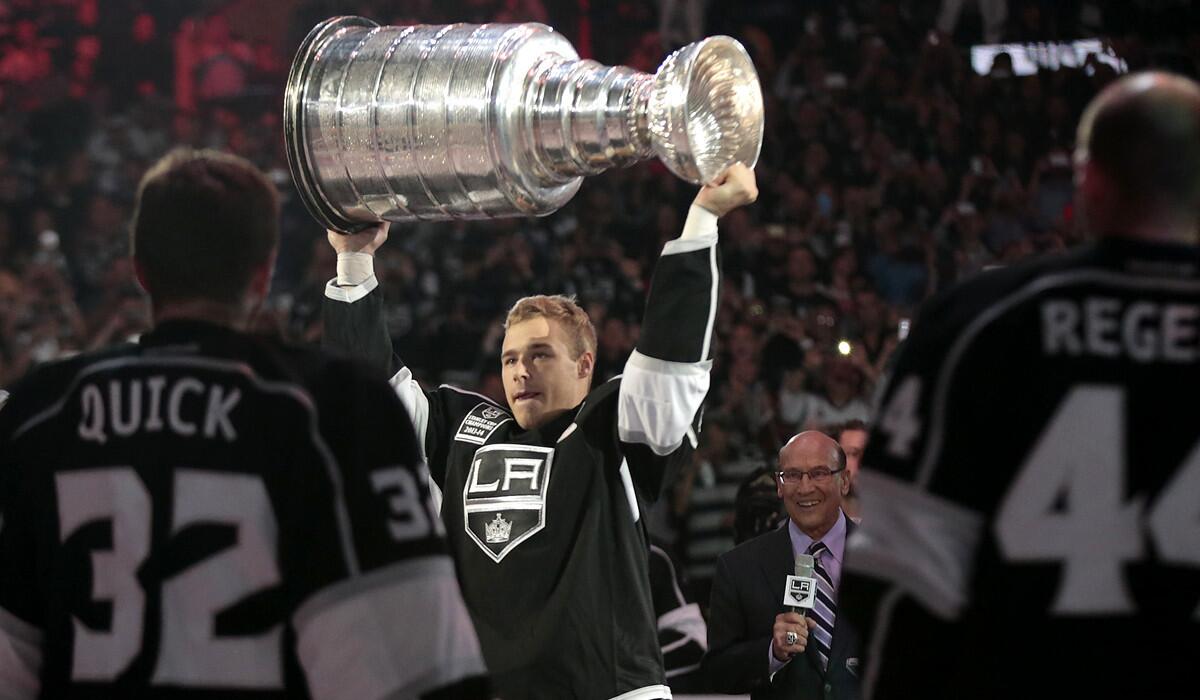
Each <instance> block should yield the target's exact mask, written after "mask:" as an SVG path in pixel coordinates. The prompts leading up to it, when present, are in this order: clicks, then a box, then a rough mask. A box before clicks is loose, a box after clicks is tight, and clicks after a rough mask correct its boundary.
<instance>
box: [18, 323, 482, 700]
mask: <svg viewBox="0 0 1200 700" xmlns="http://www.w3.org/2000/svg"><path fill="white" fill-rule="evenodd" d="M406 418H407V416H406V414H405V412H404V409H403V407H402V405H401V404H400V402H399V401H398V400H397V399H396V396H395V395H394V394H393V392H392V391H391V390H390V387H389V386H388V385H387V384H386V382H383V381H380V380H378V379H375V378H371V377H370V376H369V372H367V371H366V370H363V369H360V368H359V367H358V366H357V365H356V364H353V363H350V362H347V361H344V360H332V359H329V358H326V357H325V356H323V355H319V354H317V353H314V352H311V351H307V350H300V349H295V348H286V347H282V346H279V345H277V344H274V343H271V342H268V341H264V340H259V339H255V338H251V337H249V336H246V335H242V334H240V333H236V332H234V331H232V330H229V329H226V328H223V327H220V326H215V325H210V324H205V323H200V322H195V321H169V322H166V323H163V324H162V325H160V326H159V327H158V328H157V329H156V330H155V331H153V332H151V333H149V334H148V335H146V336H144V337H143V338H142V340H141V342H140V343H139V344H138V345H136V346H125V347H123V348H119V349H115V350H112V351H107V352H104V353H100V354H96V355H87V356H81V357H77V358H74V359H71V360H67V361H63V362H60V363H57V364H53V365H49V366H46V367H45V368H43V369H40V370H38V371H36V372H34V373H33V374H31V375H30V376H29V377H28V378H27V379H26V380H25V381H24V382H23V383H21V384H20V385H19V386H18V387H17V388H16V389H14V391H13V395H12V398H11V400H10V401H9V402H8V404H7V405H6V406H5V407H4V408H3V409H2V410H0V514H2V515H3V526H2V528H0V697H4V698H22V699H23V698H34V697H39V696H40V697H43V698H53V699H54V700H59V699H63V698H115V697H121V698H163V699H168V698H222V699H224V698H230V699H233V698H246V699H249V698H263V699H267V698H309V697H312V698H317V699H322V698H354V699H355V700H361V699H363V698H384V697H389V698H390V697H419V696H420V697H424V696H427V695H429V696H432V694H433V693H436V692H439V690H440V691H441V692H450V693H453V694H454V697H464V696H465V697H484V695H483V694H482V693H481V692H480V691H481V690H482V689H481V688H480V687H478V686H480V685H481V681H480V678H481V674H482V673H483V661H482V657H481V654H480V652H479V647H478V641H477V638H476V635H475V633H474V631H473V629H472V626H471V623H470V620H469V616H468V615H467V613H466V609H465V607H464V605H463V602H462V598H461V594H460V591H459V588H458V586H457V584H456V581H455V576H454V570H453V564H452V561H451V559H450V557H449V556H447V553H446V546H445V542H444V538H443V537H442V536H441V523H440V520H439V519H438V518H437V516H436V513H435V512H434V510H433V508H432V505H431V503H430V499H429V490H428V486H427V483H428V477H427V472H426V470H425V469H424V467H423V466H422V464H421V458H420V455H419V448H418V446H417V444H416V440H415V437H414V435H413V433H412V431H411V430H409V429H408V427H407V425H405V424H404V422H405V420H406Z"/></svg>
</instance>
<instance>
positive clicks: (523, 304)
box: [504, 294, 596, 360]
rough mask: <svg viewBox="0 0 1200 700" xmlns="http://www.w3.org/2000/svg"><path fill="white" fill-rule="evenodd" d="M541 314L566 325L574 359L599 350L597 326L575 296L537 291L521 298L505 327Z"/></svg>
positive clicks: (509, 312) (509, 314)
mask: <svg viewBox="0 0 1200 700" xmlns="http://www.w3.org/2000/svg"><path fill="white" fill-rule="evenodd" d="M539 316H540V317H543V318H547V319H551V320H554V321H558V322H559V323H561V324H562V326H563V328H564V329H565V330H566V331H567V335H569V336H570V346H569V349H570V351H571V359H572V360H577V359H579V356H580V355H582V354H583V353H585V352H591V353H592V354H595V353H596V328H595V326H593V325H592V319H590V318H588V315H587V312H586V311H584V310H583V309H582V308H580V306H579V304H576V303H575V298H574V297H573V296H564V295H562V294H553V295H546V294H536V295H534V296H529V297H524V298H521V299H518V300H517V303H515V304H513V307H512V308H511V309H509V311H508V316H507V317H506V318H505V319H504V329H505V330H508V329H509V328H511V327H512V326H513V324H516V323H521V322H522V321H528V320H529V319H531V318H537V317H539Z"/></svg>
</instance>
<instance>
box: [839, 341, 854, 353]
mask: <svg viewBox="0 0 1200 700" xmlns="http://www.w3.org/2000/svg"><path fill="white" fill-rule="evenodd" d="M853 349H854V348H853V347H852V346H851V345H850V341H849V340H839V341H838V344H837V350H838V354H839V355H843V356H845V355H849V354H850V351H851V350H853Z"/></svg>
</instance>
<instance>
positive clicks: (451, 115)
mask: <svg viewBox="0 0 1200 700" xmlns="http://www.w3.org/2000/svg"><path fill="white" fill-rule="evenodd" d="M762 126H763V108H762V92H761V89H760V87H759V84H758V75H757V73H756V72H755V70H754V65H753V64H752V63H751V61H750V57H749V56H748V55H747V54H746V50H745V49H744V48H743V47H742V45H741V44H739V43H738V42H737V41H736V40H734V39H731V38H729V37H722V36H718V37H711V38H708V39H705V40H703V41H699V42H696V43H694V44H689V45H688V46H685V47H684V48H682V49H680V50H679V51H676V52H675V53H674V54H672V55H671V56H669V57H668V58H667V60H666V61H664V62H663V64H662V66H661V67H660V68H659V70H658V72H657V73H655V74H654V75H650V74H647V73H641V72H638V71H635V70H633V69H632V68H626V67H623V66H615V67H609V66H603V65H600V64H599V63H596V62H595V61H586V60H580V59H579V55H578V54H577V53H576V52H575V49H574V48H573V47H572V46H571V44H570V42H568V41H567V40H566V39H565V38H563V37H562V35H560V34H558V33H556V32H555V31H554V30H553V29H551V28H549V27H547V26H545V25H542V24H532V23H530V24H484V25H470V24H451V25H440V26H436V25H416V26H409V27H382V26H379V25H377V24H375V23H374V22H371V21H370V20H367V19H363V18H361V17H335V18H332V19H329V20H326V21H325V22H322V23H321V24H319V25H317V26H316V27H315V28H314V29H313V30H312V32H310V33H309V35H308V37H307V38H306V39H305V40H304V43H303V44H301V46H300V49H299V51H298V52H297V54H296V58H295V60H294V61H293V62H292V68H291V73H290V75H289V76H288V83H287V91H286V94H285V97H284V132H285V137H286V140H287V154H288V162H289V164H290V166H291V170H292V178H293V180H294V181H295V183H296V187H297V189H298V190H299V191H300V194H301V198H302V199H303V201H304V203H305V206H307V207H308V209H309V211H310V212H312V214H313V216H314V217H316V218H317V220H318V221H320V222H321V223H322V224H323V225H324V226H325V227H326V228H329V229H333V230H336V231H342V232H351V231H356V230H360V229H362V228H364V227H366V226H369V225H371V224H373V223H377V222H379V221H381V220H388V221H411V220H414V219H425V220H433V219H483V218H495V217H504V216H541V215H545V214H549V213H551V212H553V211H555V210H557V209H558V208H559V207H561V206H562V205H563V204H565V203H566V202H567V201H568V200H570V199H571V197H572V196H574V194H575V192H576V191H577V190H578V189H579V185H580V182H581V181H582V177H583V176H586V175H592V174H595V173H599V172H601V171H603V170H606V169H608V168H611V167H615V166H625V165H630V164H632V163H635V162H638V161H640V160H645V159H647V158H651V157H655V156H657V157H658V158H659V159H661V160H662V161H663V163H665V164H666V166H667V167H668V168H670V169H671V171H672V172H673V173H675V174H676V175H678V176H679V177H681V178H683V179H685V180H688V181H689V182H693V183H701V182H707V181H710V180H711V179H712V178H713V177H714V176H716V175H717V174H718V173H719V172H720V171H721V170H722V169H724V168H725V167H727V166H728V165H731V164H732V163H734V162H738V161H740V162H743V163H746V164H747V165H750V166H751V167H753V165H754V164H755V163H756V162H757V161H758V153H759V149H760V148H761V146H762V132H763V129H762Z"/></svg>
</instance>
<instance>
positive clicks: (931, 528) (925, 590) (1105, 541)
mask: <svg viewBox="0 0 1200 700" xmlns="http://www.w3.org/2000/svg"><path fill="white" fill-rule="evenodd" d="M1198 390H1200V250H1198V249H1197V248H1194V247H1182V246H1151V245H1147V244H1141V243H1136V242H1132V241H1121V240H1106V241H1103V242H1100V243H1098V244H1095V245H1091V246H1088V247H1085V248H1083V249H1081V250H1080V251H1077V252H1074V253H1072V254H1070V255H1066V256H1060V257H1055V258H1048V259H1044V260H1040V261H1035V262H1032V263H1029V264H1025V265H1020V266H1017V267H1014V268H1011V269H1006V270H997V271H991V272H985V273H983V274H982V275H980V276H978V277H977V278H975V279H973V280H971V281H969V282H967V283H966V284H964V285H962V286H960V287H958V288H956V289H952V290H951V291H950V293H948V294H946V295H944V296H942V297H940V298H937V299H935V300H933V301H931V302H930V303H929V304H928V305H927V307H926V308H925V309H924V310H923V311H922V314H921V317H920V319H919V321H918V322H917V323H916V325H915V326H914V327H913V332H912V334H911V335H910V336H909V338H908V341H907V342H906V344H905V347H904V348H903V350H902V351H901V354H900V356H899V357H898V358H897V362H896V368H895V373H894V376H893V377H892V379H891V380H890V383H889V386H888V388H887V389H886V391H885V392H884V396H883V400H882V403H881V411H880V413H879V415H878V416H877V419H876V424H875V427H874V430H873V431H872V435H871V438H870V441H869V444H868V447H867V454H866V456H865V458H864V462H863V463H864V471H863V472H862V473H861V474H860V477H859V478H860V488H861V492H862V495H863V508H862V512H863V520H862V527H861V528H860V530H859V533H858V534H857V535H856V536H855V537H853V538H851V547H850V551H849V552H848V553H847V556H846V561H847V567H848V574H847V576H846V577H845V578H843V581H842V590H841V599H840V607H841V610H842V611H843V612H844V613H845V614H848V615H851V616H852V617H853V618H854V619H855V621H856V623H857V624H858V625H859V628H860V629H863V630H865V631H866V636H867V639H866V642H865V643H864V645H863V649H864V650H866V652H867V658H866V659H865V665H864V671H863V672H864V679H863V680H864V687H865V690H866V694H867V696H868V697H874V698H912V697H922V698H963V697H971V698H984V699H986V698H1012V697H1021V698H1055V699H1059V698H1065V697H1078V698H1084V697H1088V698H1099V697H1106V698H1108V697H1146V698H1149V697H1154V698H1184V697H1196V696H1197V693H1198V692H1200V684H1198V683H1197V680H1196V672H1195V668H1194V666H1195V662H1196V660H1197V659H1200V418H1197V414H1196V410H1195V407H1194V403H1195V401H1194V397H1195V396H1196V394H1197V391H1198Z"/></svg>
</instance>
